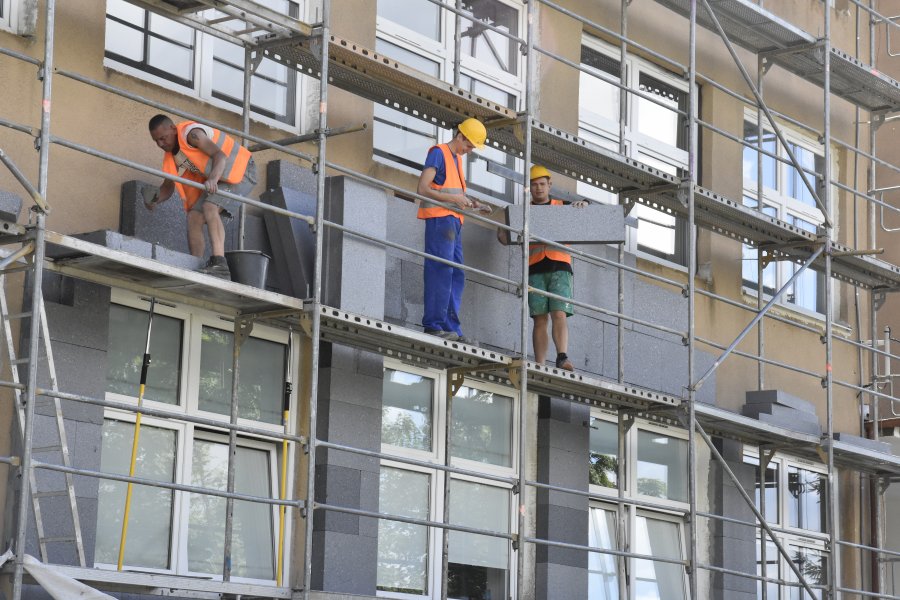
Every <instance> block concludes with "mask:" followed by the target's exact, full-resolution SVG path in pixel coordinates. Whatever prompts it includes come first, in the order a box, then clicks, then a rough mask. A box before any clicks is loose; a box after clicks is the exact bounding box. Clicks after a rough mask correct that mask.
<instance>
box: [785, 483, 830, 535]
mask: <svg viewBox="0 0 900 600" xmlns="http://www.w3.org/2000/svg"><path fill="white" fill-rule="evenodd" d="M826 485H827V479H826V477H825V475H823V474H822V473H816V472H815V471H807V470H806V469H801V468H799V467H788V498H787V513H788V514H787V524H788V526H789V527H799V528H801V529H808V530H809V531H819V532H824V531H825V486H826Z"/></svg>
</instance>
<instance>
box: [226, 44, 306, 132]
mask: <svg viewBox="0 0 900 600" xmlns="http://www.w3.org/2000/svg"><path fill="white" fill-rule="evenodd" d="M295 89H296V75H295V74H294V73H289V72H288V71H287V68H286V67H284V66H283V65H280V64H278V63H276V62H275V61H273V60H271V59H268V58H264V59H262V61H261V62H260V63H259V66H258V67H257V69H256V71H255V72H254V74H253V76H252V77H251V78H250V106H251V108H252V109H253V110H254V111H255V112H259V113H261V114H264V115H266V116H270V117H272V118H275V119H278V120H280V121H283V122H286V123H291V122H293V119H294V106H293V102H294V90H295ZM212 92H213V95H214V96H215V97H216V98H220V99H222V100H226V101H228V102H231V103H232V104H235V105H236V106H243V104H244V49H243V48H242V47H240V46H238V45H236V44H232V43H229V42H226V41H223V40H219V39H217V40H214V41H213V77H212Z"/></svg>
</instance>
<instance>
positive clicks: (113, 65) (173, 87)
mask: <svg viewBox="0 0 900 600" xmlns="http://www.w3.org/2000/svg"><path fill="white" fill-rule="evenodd" d="M103 68H104V69H108V70H110V71H112V72H114V73H119V74H121V75H126V76H128V77H133V78H134V79H137V80H139V81H142V82H144V83H149V84H152V85H156V86H159V87H161V88H163V89H164V90H165V91H166V92H169V93H175V94H179V95H182V96H187V97H189V98H193V99H194V100H197V101H199V102H203V103H204V104H208V105H209V106H213V107H215V108H220V109H222V110H226V111H228V112H232V113H235V114H238V115H240V114H243V110H242V109H240V108H239V107H237V106H235V105H234V104H231V103H229V102H225V101H223V100H219V99H217V98H207V97H204V96H201V95H200V94H199V93H198V92H197V91H196V90H194V89H191V88H188V87H185V86H183V85H180V84H178V83H175V82H172V81H169V80H167V79H163V78H162V77H157V76H155V75H152V74H150V73H145V72H144V71H141V70H140V69H135V68H134V67H130V66H128V65H123V64H122V63H119V62H116V61H115V60H112V59H110V58H106V57H104V58H103ZM301 110H302V109H301ZM173 116H176V115H173ZM250 120H251V121H252V122H254V123H259V124H261V125H266V126H268V127H271V128H272V129H278V130H280V131H284V132H286V133H291V134H299V133H302V132H301V131H300V129H301V128H300V127H299V126H297V125H288V124H287V123H283V122H281V121H276V120H275V119H270V118H267V117H263V116H260V115H256V114H252V113H251V115H250Z"/></svg>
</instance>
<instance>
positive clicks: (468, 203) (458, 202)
mask: <svg viewBox="0 0 900 600" xmlns="http://www.w3.org/2000/svg"><path fill="white" fill-rule="evenodd" d="M449 202H450V204H453V205H455V206H457V207H459V208H462V209H465V210H468V209H470V208H472V207H473V203H474V202H475V201H474V200H470V199H468V198H466V195H465V194H455V195H453V196H451V197H450V199H449Z"/></svg>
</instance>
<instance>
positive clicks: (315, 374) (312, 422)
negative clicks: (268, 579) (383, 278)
mask: <svg viewBox="0 0 900 600" xmlns="http://www.w3.org/2000/svg"><path fill="white" fill-rule="evenodd" d="M330 29H331V0H322V25H321V28H320V32H319V35H320V36H321V42H322V43H321V44H320V46H321V48H322V54H321V56H320V58H319V60H320V62H321V65H320V67H319V73H320V75H319V129H318V132H317V133H318V134H319V153H318V158H317V160H318V162H317V164H316V259H315V273H314V275H313V289H312V292H313V298H312V300H313V301H312V329H311V331H310V335H311V337H312V340H311V348H312V359H311V361H310V374H309V377H310V385H309V424H308V428H309V437H308V440H307V451H308V454H307V457H306V510H305V512H306V532H305V533H306V535H305V536H304V537H305V540H304V541H305V543H304V551H303V600H309V593H310V585H311V583H312V551H313V548H312V539H313V513H314V512H315V502H316V419H317V418H318V393H319V343H320V340H319V337H320V330H321V328H322V315H321V308H322V264H323V262H322V259H323V257H322V252H323V250H324V247H325V238H324V236H325V227H324V221H325V160H326V157H327V152H326V149H327V143H328V138H327V136H326V135H325V134H326V129H327V127H328V48H329V46H330V44H331V40H330V37H331V32H330Z"/></svg>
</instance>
